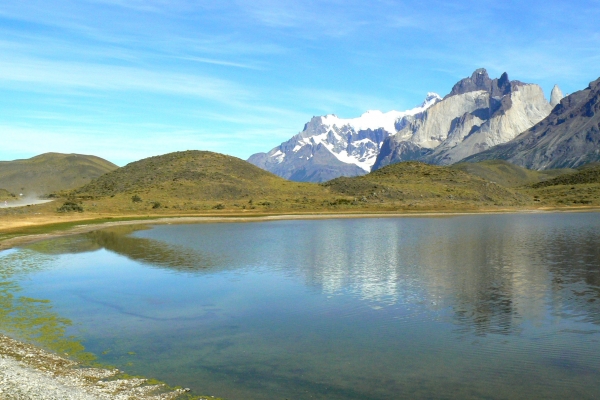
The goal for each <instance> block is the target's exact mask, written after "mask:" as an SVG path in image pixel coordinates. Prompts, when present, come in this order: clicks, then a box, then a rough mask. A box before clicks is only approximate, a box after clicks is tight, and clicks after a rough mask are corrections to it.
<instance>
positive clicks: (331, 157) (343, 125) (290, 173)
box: [248, 93, 441, 182]
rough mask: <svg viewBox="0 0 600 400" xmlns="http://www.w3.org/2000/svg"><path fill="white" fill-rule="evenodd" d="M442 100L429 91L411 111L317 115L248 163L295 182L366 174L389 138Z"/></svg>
mask: <svg viewBox="0 0 600 400" xmlns="http://www.w3.org/2000/svg"><path fill="white" fill-rule="evenodd" d="M439 100H441V98H440V97H439V96H438V95H437V94H435V93H428V95H427V97H426V99H425V101H424V102H423V104H422V105H421V106H419V107H416V108H413V109H412V110H408V111H390V112H387V113H382V112H381V111H368V112H366V113H364V114H363V115H361V116H360V117H358V118H352V119H343V118H339V117H337V116H335V115H326V116H322V117H313V118H312V119H311V120H310V122H308V123H307V124H306V125H305V126H304V129H303V130H302V132H300V133H299V134H297V135H295V136H294V137H292V138H291V139H290V140H288V141H287V142H284V143H282V144H281V145H280V146H277V147H275V148H274V149H272V150H271V151H269V152H268V153H257V154H254V155H252V156H251V157H250V158H248V162H250V163H252V164H254V165H256V166H258V167H260V168H263V169H265V170H267V171H271V172H273V173H274V174H276V175H278V176H281V177H284V178H286V179H291V180H294V181H310V182H323V181H326V180H329V179H332V178H336V177H338V176H357V175H364V174H366V173H368V172H369V171H370V170H371V167H372V166H373V163H374V162H375V159H376V158H377V155H378V154H379V149H380V147H381V143H382V142H383V141H384V140H385V138H387V137H388V136H389V135H391V134H394V133H395V132H396V131H397V130H398V129H400V128H401V127H402V126H403V125H404V124H405V123H406V119H408V118H410V117H412V116H414V115H418V114H419V113H422V112H424V111H425V110H426V109H428V108H429V107H431V106H432V105H433V104H435V103H436V102H438V101H439Z"/></svg>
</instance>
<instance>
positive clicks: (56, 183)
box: [0, 153, 118, 196]
mask: <svg viewBox="0 0 600 400" xmlns="http://www.w3.org/2000/svg"><path fill="white" fill-rule="evenodd" d="M117 168H118V166H117V165H115V164H113V163H111V162H110V161H107V160H105V159H103V158H100V157H96V156H92V155H83V154H63V153H45V154H40V155H38V156H35V157H32V158H29V159H24V160H14V161H0V188H3V189H6V190H8V191H9V192H11V193H13V194H16V195H19V194H23V195H24V196H40V195H47V194H50V193H54V192H57V191H61V190H68V189H73V188H76V187H79V186H81V185H84V184H86V183H88V182H89V181H91V180H92V179H94V178H97V177H98V176H100V175H102V174H105V173H107V172H110V171H113V170H115V169H117Z"/></svg>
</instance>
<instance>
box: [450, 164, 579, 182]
mask: <svg viewBox="0 0 600 400" xmlns="http://www.w3.org/2000/svg"><path fill="white" fill-rule="evenodd" d="M451 168H454V169H458V170H461V171H464V172H467V173H469V174H471V175H475V176H478V177H480V178H483V179H486V180H488V181H491V182H495V183H497V184H499V185H502V186H505V187H511V188H512V187H518V186H525V185H531V184H534V183H538V182H543V181H547V180H550V179H552V178H555V177H557V176H560V175H565V174H567V175H568V174H571V173H575V172H576V170H574V169H550V170H546V171H535V170H530V169H527V168H523V167H519V166H517V165H514V164H511V163H509V162H508V161H504V160H489V161H481V162H478V163H460V164H454V165H453V166H451Z"/></svg>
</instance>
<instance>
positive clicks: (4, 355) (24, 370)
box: [0, 335, 185, 400]
mask: <svg viewBox="0 0 600 400" xmlns="http://www.w3.org/2000/svg"><path fill="white" fill-rule="evenodd" d="M120 372H121V371H119V370H117V369H114V370H108V369H101V368H81V367H80V366H79V365H78V364H77V363H76V362H74V361H71V360H68V359H66V358H63V357H60V356H57V355H55V354H52V353H49V352H46V351H44V350H41V349H39V348H37V347H35V346H32V345H29V344H25V343H21V342H19V341H16V340H13V339H11V338H9V337H7V336H3V335H0V399H3V400H101V399H102V400H104V399H115V400H130V399H131V400H133V399H136V400H137V399H139V400H171V399H175V398H176V397H178V396H179V395H180V394H182V393H184V392H185V390H175V391H173V390H167V388H166V387H165V386H164V385H148V384H147V381H146V380H145V379H137V378H132V379H117V378H116V376H117V375H118V374H119V373H120Z"/></svg>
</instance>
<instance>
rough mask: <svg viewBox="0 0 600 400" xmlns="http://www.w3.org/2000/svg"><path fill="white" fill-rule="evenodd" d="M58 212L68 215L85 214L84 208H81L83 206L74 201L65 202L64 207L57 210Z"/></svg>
mask: <svg viewBox="0 0 600 400" xmlns="http://www.w3.org/2000/svg"><path fill="white" fill-rule="evenodd" d="M56 211H57V212H59V213H66V212H73V211H76V212H83V207H81V205H79V204H77V203H75V202H72V201H67V202H65V203H64V204H63V205H62V206H60V207H59V208H58V209H56Z"/></svg>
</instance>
